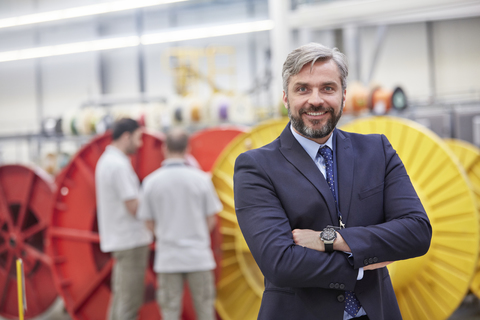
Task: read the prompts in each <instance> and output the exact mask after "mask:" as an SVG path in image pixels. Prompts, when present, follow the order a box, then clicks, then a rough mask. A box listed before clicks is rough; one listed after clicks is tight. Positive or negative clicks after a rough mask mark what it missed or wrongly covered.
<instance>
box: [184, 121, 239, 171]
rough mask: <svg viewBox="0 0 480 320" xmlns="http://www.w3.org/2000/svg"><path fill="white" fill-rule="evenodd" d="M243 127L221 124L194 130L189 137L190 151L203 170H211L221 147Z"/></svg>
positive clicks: (221, 149)
mask: <svg viewBox="0 0 480 320" xmlns="http://www.w3.org/2000/svg"><path fill="white" fill-rule="evenodd" d="M246 131H247V129H246V128H244V127H236V126H221V127H215V128H210V129H205V130H201V131H198V132H196V133H195V134H193V135H192V136H191V137H190V142H189V144H190V153H191V155H192V156H194V157H195V159H197V161H198V163H199V164H200V167H201V168H202V170H203V171H207V172H209V171H211V170H212V167H213V164H214V163H215V160H217V158H218V156H219V155H220V153H221V152H222V151H223V149H224V148H225V147H226V146H227V145H228V144H229V143H230V141H232V140H233V138H235V137H236V136H238V135H239V134H241V133H244V132H246Z"/></svg>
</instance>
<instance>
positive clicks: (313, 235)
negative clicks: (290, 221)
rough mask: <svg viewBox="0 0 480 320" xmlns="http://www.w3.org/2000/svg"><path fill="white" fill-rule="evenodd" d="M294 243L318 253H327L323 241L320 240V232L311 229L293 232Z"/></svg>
mask: <svg viewBox="0 0 480 320" xmlns="http://www.w3.org/2000/svg"><path fill="white" fill-rule="evenodd" d="M292 235H293V241H295V243H296V244H298V245H299V246H302V247H306V248H310V249H313V250H317V251H322V252H323V251H325V246H324V245H323V241H322V240H320V231H314V230H310V229H295V230H293V231H292Z"/></svg>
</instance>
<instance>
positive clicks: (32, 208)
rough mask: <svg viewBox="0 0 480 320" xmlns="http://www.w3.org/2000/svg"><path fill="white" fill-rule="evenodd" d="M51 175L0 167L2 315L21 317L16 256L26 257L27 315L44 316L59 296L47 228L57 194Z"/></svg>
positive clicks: (23, 168)
mask: <svg viewBox="0 0 480 320" xmlns="http://www.w3.org/2000/svg"><path fill="white" fill-rule="evenodd" d="M55 189H56V188H55V184H54V182H53V179H52V178H51V177H50V176H49V175H48V174H46V173H45V172H43V171H40V170H39V169H31V168H28V167H25V166H22V165H4V166H1V167H0V316H2V317H5V318H8V319H16V318H18V304H17V273H16V268H15V264H16V260H17V259H18V258H20V259H22V260H23V266H24V274H25V281H24V284H25V295H26V300H27V301H28V309H27V312H26V313H25V318H26V319H32V318H34V317H37V316H39V315H42V314H44V313H45V312H46V311H47V310H48V309H49V307H50V306H51V305H52V304H53V303H54V301H55V300H56V298H57V296H58V293H57V290H55V286H54V284H53V277H52V270H51V268H52V265H51V264H52V262H51V259H50V258H49V257H48V255H47V254H46V249H45V247H46V243H45V238H46V234H45V233H46V230H47V228H48V227H49V225H50V215H51V211H52V205H53V197H54V194H55Z"/></svg>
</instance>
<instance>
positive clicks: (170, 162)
mask: <svg viewBox="0 0 480 320" xmlns="http://www.w3.org/2000/svg"><path fill="white" fill-rule="evenodd" d="M173 164H177V165H178V164H183V165H186V164H187V162H186V161H185V159H180V158H170V159H165V160H163V161H162V166H165V165H173Z"/></svg>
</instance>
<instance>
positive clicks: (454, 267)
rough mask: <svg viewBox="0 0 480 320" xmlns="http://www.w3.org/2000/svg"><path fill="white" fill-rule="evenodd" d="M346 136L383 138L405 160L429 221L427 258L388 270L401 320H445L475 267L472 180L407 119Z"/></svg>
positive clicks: (369, 122)
mask: <svg viewBox="0 0 480 320" xmlns="http://www.w3.org/2000/svg"><path fill="white" fill-rule="evenodd" d="M341 129H342V130H346V131H351V132H357V133H362V134H369V133H382V134H385V135H386V136H387V138H388V139H389V140H390V143H391V144H392V146H393V147H394V148H395V149H396V150H397V153H398V155H399V156H400V158H401V159H402V161H403V163H404V165H405V168H406V169H407V172H408V173H409V176H410V179H411V180H412V183H413V185H414V187H415V190H416V191H417V193H418V195H419V197H420V200H421V201H422V203H423V205H424V207H425V210H426V212H427V214H428V216H429V218H430V222H431V224H432V228H433V237H432V242H431V246H430V250H429V251H428V253H427V254H426V255H425V256H422V257H418V258H415V259H409V260H403V261H397V262H395V263H393V264H391V265H389V267H388V269H389V271H390V274H391V278H392V283H393V286H394V289H395V294H396V296H397V300H398V304H399V306H400V311H401V312H402V316H403V319H405V320H408V319H415V320H416V319H432V320H440V319H447V318H448V317H449V316H450V315H451V313H453V311H455V309H456V308H457V307H458V306H459V304H460V303H461V301H462V300H463V297H464V296H465V294H466V292H467V290H468V288H469V285H470V281H471V278H472V276H473V274H474V272H475V268H476V265H477V257H478V249H479V228H478V213H477V208H476V204H475V199H474V195H473V193H472V191H471V186H470V184H469V181H468V178H467V177H466V175H465V173H464V171H463V169H462V168H461V167H460V164H459V162H458V160H457V159H456V157H455V156H454V155H453V153H452V152H451V151H450V149H449V148H448V146H447V145H446V144H445V142H443V141H442V140H441V139H440V138H439V137H437V136H436V135H435V134H434V133H433V132H431V131H430V130H428V129H426V128H425V127H423V126H421V125H419V124H417V123H415V122H412V121H409V120H405V119H398V118H392V117H371V118H366V119H361V120H356V121H353V122H351V123H349V124H346V125H345V126H342V128H341Z"/></svg>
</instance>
